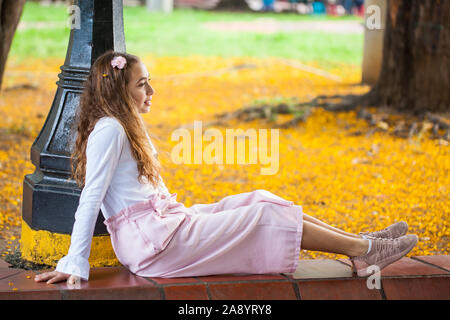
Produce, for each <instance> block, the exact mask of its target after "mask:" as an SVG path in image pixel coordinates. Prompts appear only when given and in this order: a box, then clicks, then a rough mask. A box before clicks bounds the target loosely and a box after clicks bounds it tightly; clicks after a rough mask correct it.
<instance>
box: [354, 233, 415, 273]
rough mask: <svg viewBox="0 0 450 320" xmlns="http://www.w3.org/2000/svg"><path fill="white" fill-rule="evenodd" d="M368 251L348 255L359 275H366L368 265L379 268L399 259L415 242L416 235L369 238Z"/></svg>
mask: <svg viewBox="0 0 450 320" xmlns="http://www.w3.org/2000/svg"><path fill="white" fill-rule="evenodd" d="M369 241H371V246H370V249H369V252H367V253H366V254H363V255H361V256H357V257H350V261H351V262H352V264H353V268H354V271H356V273H357V274H358V276H359V277H367V276H369V275H371V274H372V273H371V272H370V273H369V272H368V270H367V269H368V268H369V267H370V266H377V267H378V268H379V270H381V269H383V268H384V267H386V266H387V265H389V264H391V263H393V262H395V261H397V260H399V259H401V258H402V257H403V256H405V255H406V254H407V253H408V252H410V251H411V250H412V248H414V246H415V245H416V244H417V241H418V237H417V236H416V235H414V234H410V235H405V236H401V237H399V238H397V239H377V238H371V239H369Z"/></svg>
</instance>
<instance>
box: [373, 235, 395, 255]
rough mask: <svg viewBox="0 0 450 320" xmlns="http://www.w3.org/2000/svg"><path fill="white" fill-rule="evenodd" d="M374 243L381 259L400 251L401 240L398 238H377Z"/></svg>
mask: <svg viewBox="0 0 450 320" xmlns="http://www.w3.org/2000/svg"><path fill="white" fill-rule="evenodd" d="M373 243H375V251H376V252H377V253H379V258H380V260H382V259H385V258H386V257H389V256H392V255H394V254H395V253H397V252H399V251H400V241H399V240H398V239H377V240H375V241H373ZM391 244H392V245H391Z"/></svg>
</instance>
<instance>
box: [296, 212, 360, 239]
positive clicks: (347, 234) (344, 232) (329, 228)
mask: <svg viewBox="0 0 450 320" xmlns="http://www.w3.org/2000/svg"><path fill="white" fill-rule="evenodd" d="M303 220H305V221H308V222H311V223H314V224H316V225H319V226H321V227H323V228H325V229H328V230H331V231H334V232H337V233H340V234H342V235H344V236H347V237H352V238H357V239H362V237H361V236H359V235H357V234H354V233H350V232H346V231H344V230H341V229H338V228H335V227H332V226H330V225H328V224H326V223H325V222H322V221H320V220H318V219H316V218H314V217H311V216H310V215H307V214H305V213H303Z"/></svg>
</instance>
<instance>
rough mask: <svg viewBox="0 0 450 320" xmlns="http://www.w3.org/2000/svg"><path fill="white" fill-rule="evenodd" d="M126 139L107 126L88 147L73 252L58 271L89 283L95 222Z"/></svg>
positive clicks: (118, 127) (118, 129)
mask: <svg viewBox="0 0 450 320" xmlns="http://www.w3.org/2000/svg"><path fill="white" fill-rule="evenodd" d="M125 139H126V134H125V131H124V129H123V128H122V126H121V125H120V124H116V123H112V122H106V123H105V125H104V124H100V126H97V127H96V128H95V129H94V130H93V131H92V132H91V134H90V135H89V138H88V142H87V147H86V178H85V186H84V188H83V190H82V192H81V195H80V201H79V205H78V208H77V211H76V213H75V223H74V225H73V230H72V236H71V243H70V248H69V252H68V254H67V256H65V257H63V258H62V259H61V260H59V262H58V264H57V266H56V271H60V272H64V273H68V274H73V275H77V276H79V277H81V278H82V279H84V280H88V279H89V268H90V266H89V261H88V259H89V255H90V251H91V242H92V236H93V233H94V228H95V222H96V221H97V217H98V214H99V211H100V206H101V204H102V202H103V199H104V197H105V194H106V191H107V190H108V187H109V185H110V183H111V180H112V177H113V175H114V173H115V170H116V167H117V164H118V162H119V159H120V154H121V152H122V148H123V145H124V142H125Z"/></svg>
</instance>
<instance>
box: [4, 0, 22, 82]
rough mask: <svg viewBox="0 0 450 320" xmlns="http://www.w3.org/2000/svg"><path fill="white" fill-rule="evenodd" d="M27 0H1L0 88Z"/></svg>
mask: <svg viewBox="0 0 450 320" xmlns="http://www.w3.org/2000/svg"><path fill="white" fill-rule="evenodd" d="M24 4H25V0H0V90H1V88H2V82H3V81H2V80H3V73H4V72H5V66H6V60H7V59H8V53H9V49H10V48H11V42H12V39H13V37H14V33H15V32H16V29H17V25H18V24H19V20H20V16H21V15H22V11H23V6H24Z"/></svg>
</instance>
